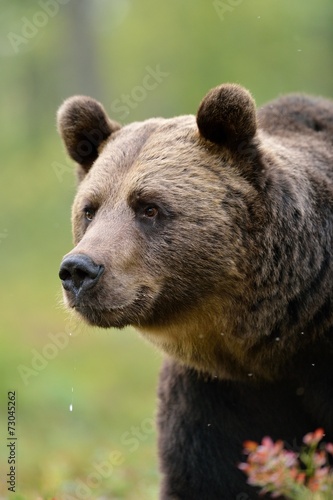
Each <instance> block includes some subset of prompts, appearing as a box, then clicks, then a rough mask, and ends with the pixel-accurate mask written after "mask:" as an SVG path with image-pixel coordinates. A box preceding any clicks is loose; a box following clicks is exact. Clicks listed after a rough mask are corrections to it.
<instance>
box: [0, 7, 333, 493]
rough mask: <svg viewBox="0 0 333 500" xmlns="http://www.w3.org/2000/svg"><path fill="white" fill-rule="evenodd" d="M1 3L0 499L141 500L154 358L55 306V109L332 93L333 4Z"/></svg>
mask: <svg viewBox="0 0 333 500" xmlns="http://www.w3.org/2000/svg"><path fill="white" fill-rule="evenodd" d="M0 7H1V11H0V12H1V17H0V65H1V67H0V89H1V106H0V130H1V134H0V144H1V170H0V182H1V184H0V186H1V197H0V203H1V210H0V257H1V261H0V262H1V278H0V279H1V300H0V308H1V323H0V329H1V367H0V370H1V377H0V498H1V499H4V498H10V499H15V500H17V499H39V500H40V499H52V498H53V499H57V500H60V499H64V500H74V499H78V500H81V499H100V500H102V499H103V500H106V499H129V500H131V499H133V500H134V499H135V500H140V499H142V500H150V499H156V498H157V496H158V481H159V477H158V465H157V455H156V433H155V430H154V428H153V419H154V417H155V407H156V396H155V394H156V385H157V376H158V370H159V366H160V364H161V359H162V358H161V356H160V354H159V353H156V352H155V351H154V349H153V348H152V347H151V346H148V345H146V343H145V342H144V341H142V339H140V338H139V337H138V335H137V334H136V333H135V332H134V331H132V330H130V329H128V330H123V331H116V330H114V331H104V330H97V329H95V330H94V329H89V328H86V327H85V326H84V325H82V324H80V323H77V322H76V320H74V319H73V318H71V316H69V314H68V313H67V312H66V311H64V309H63V307H62V305H61V289H60V288H61V287H60V282H59V279H58V277H57V274H58V267H59V262H60V260H61V258H62V255H64V254H65V253H66V252H67V251H68V250H70V248H71V228H70V206H71V202H72V199H73V195H74V192H75V177H74V175H73V165H72V164H71V162H70V161H69V160H67V158H66V156H65V154H64V149H63V146H62V144H61V142H60V140H59V138H58V136H57V132H56V127H55V113H56V109H57V107H58V106H59V105H60V103H61V102H62V100H63V99H64V98H66V97H68V96H70V95H72V94H88V95H91V96H93V97H95V98H97V99H98V100H100V101H102V102H103V103H104V105H105V108H106V110H107V111H108V113H109V114H110V115H111V116H112V117H113V118H114V119H115V120H118V121H120V122H123V123H127V122H130V121H133V120H142V119H145V118H148V117H151V116H154V115H155V116H156V115H160V116H166V117H169V116H173V115H177V114H183V113H195V112H196V109H197V107H198V104H199V102H200V100H201V98H202V97H203V96H204V94H205V93H206V92H207V91H208V89H210V88H211V87H213V86H215V85H217V84H219V83H221V82H238V83H241V84H243V85H244V86H246V87H248V88H249V89H250V90H251V91H252V93H253V95H254V97H255V98H256V100H257V103H258V105H260V104H262V103H264V102H265V101H267V100H269V99H271V98H274V97H276V96H278V95H279V94H282V93H286V92H290V91H304V92H308V93H314V94H321V95H324V96H328V97H332V96H333V64H332V63H333V29H332V26H333V3H332V0H318V1H316V2H310V1H305V0H294V1H293V2H290V1H287V0H266V1H259V0H253V1H249V0H225V1H223V0H220V1H206V0H205V1H204V0H199V1H196V2H193V1H192V2H190V1H189V0H187V1H186V0H169V1H168V2H159V1H156V0H155V1H154V0H141V1H139V0H44V1H43V0H39V1H33V0H2V1H0ZM149 73H150V74H152V73H153V74H155V80H154V83H156V85H155V84H154V85H151V84H152V80H151V79H150V80H149V83H150V85H149V88H148V87H147V85H146V83H145V82H147V79H146V78H145V77H146V75H147V74H149ZM152 87H154V88H152ZM70 334H71V335H70ZM8 391H16V396H17V437H18V441H17V448H16V451H17V469H16V474H17V476H16V486H17V488H16V489H17V493H16V494H13V493H8V491H7V486H8V485H7V484H6V474H7V473H8V470H9V466H8V464H7V457H8V448H7V446H6V445H7V437H8V434H7V413H6V412H7V393H8ZM71 405H72V406H71ZM70 410H72V411H70ZM203 459H204V457H203Z"/></svg>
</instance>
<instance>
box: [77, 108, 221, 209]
mask: <svg viewBox="0 0 333 500" xmlns="http://www.w3.org/2000/svg"><path fill="white" fill-rule="evenodd" d="M223 156H224V155H223V154H222V155H221V150H219V152H218V154H215V152H214V146H212V145H209V144H207V143H206V141H203V140H202V138H201V137H200V134H199V132H198V129H197V126H196V121H195V117H194V116H192V115H186V116H180V117H176V118H170V119H164V118H155V119H150V120H146V121H144V122H136V123H132V124H130V125H127V126H124V127H123V128H122V129H120V130H119V131H117V132H116V133H114V134H112V136H111V137H110V139H108V141H107V142H106V144H104V145H103V149H102V151H101V154H100V156H99V157H98V159H97V160H96V161H95V163H94V165H93V167H92V168H91V170H90V171H89V173H88V174H87V176H86V177H85V179H84V180H83V181H82V182H81V184H80V186H79V190H78V194H79V195H82V193H83V194H84V195H85V197H87V198H89V199H90V200H92V201H93V200H96V202H97V201H99V202H100V201H101V199H104V198H110V195H111V194H115V193H118V194H119V193H120V192H121V193H122V194H123V195H125V196H126V194H127V192H128V191H130V190H133V189H141V188H144V187H145V188H150V189H151V190H153V191H159V190H161V189H163V187H164V188H165V189H168V188H171V187H174V188H176V187H177V183H178V184H179V183H181V184H182V187H184V173H187V175H186V178H187V180H188V181H190V182H191V183H192V184H198V185H200V183H201V178H202V175H203V170H204V167H205V166H206V167H207V168H206V169H205V172H204V175H205V180H206V182H209V178H211V181H212V183H213V184H214V183H216V180H217V179H216V178H217V176H218V175H219V173H220V168H221V167H220V165H221V158H222V160H223ZM227 156H228V154H227V151H226V152H225V163H227V162H228V161H227V160H228V158H227ZM208 158H209V161H208ZM208 167H209V168H208ZM214 167H215V172H214ZM185 187H186V186H185Z"/></svg>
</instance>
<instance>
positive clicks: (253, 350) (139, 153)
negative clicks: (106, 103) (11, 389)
mask: <svg viewBox="0 0 333 500" xmlns="http://www.w3.org/2000/svg"><path fill="white" fill-rule="evenodd" d="M279 106H280V105H279V104H275V105H271V109H270V110H268V109H266V110H264V111H263V112H262V113H261V114H259V117H258V118H257V113H256V110H255V104H254V101H253V99H252V97H251V95H250V94H249V93H248V92H247V91H246V90H245V89H243V88H242V87H240V86H237V85H222V86H220V87H217V88H216V89H213V90H212V91H210V92H209V93H208V94H207V96H206V97H205V98H204V99H203V101H202V103H201V104H200V107H199V110H198V113H197V117H196V119H195V117H193V116H181V117H177V118H171V119H162V118H158V119H151V120H147V121H144V122H142V123H134V124H130V125H127V126H125V127H121V126H120V125H119V124H117V123H116V122H113V121H111V120H110V119H109V118H108V117H107V116H106V113H105V111H104V110H103V108H102V107H101V105H100V104H99V103H97V102H96V101H94V100H92V99H90V98H86V97H75V98H72V99H69V100H68V101H66V102H65V103H64V104H63V106H62V107H61V108H60V110H59V113H58V127H59V130H60V133H61V135H62V137H63V140H64V142H65V145H66V147H67V150H68V152H69V154H70V156H71V157H72V158H73V159H74V160H75V161H77V162H78V163H79V167H78V169H79V170H78V171H79V179H80V184H79V186H78V191H77V195H76V198H75V201H74V205H73V213H72V222H73V234H74V242H75V248H74V249H73V250H72V251H71V252H70V253H69V254H68V255H67V256H66V257H65V258H64V261H63V263H62V267H61V271H60V277H61V279H62V281H63V285H64V289H65V300H66V302H67V304H68V306H69V307H71V308H73V309H75V311H76V312H78V313H79V314H80V315H81V316H82V317H83V318H84V319H85V320H87V321H88V322H89V323H91V324H93V325H97V326H101V327H106V328H107V327H112V326H115V327H124V326H126V325H133V326H134V327H135V328H137V329H138V330H139V331H140V332H141V333H143V334H144V335H145V336H146V337H148V338H149V340H150V341H152V342H153V343H154V344H155V345H157V346H158V347H160V348H161V349H162V350H163V351H165V352H166V353H168V354H169V355H171V356H172V357H174V358H175V359H178V360H180V361H181V362H183V363H185V364H187V365H189V366H192V367H194V368H196V369H197V370H199V371H203V372H206V373H207V372H208V373H210V374H211V375H214V376H218V377H219V378H221V379H228V378H229V379H246V378H248V376H249V374H251V376H254V377H257V378H263V379H268V380H271V379H274V378H276V377H279V376H281V374H284V373H286V372H288V370H290V367H291V365H292V366H294V367H295V366H298V364H297V363H298V359H303V358H304V349H305V350H306V349H310V348H311V345H312V342H313V339H314V338H316V337H320V338H321V337H323V336H324V335H325V334H326V333H327V331H328V330H329V329H330V328H331V325H332V323H333V318H332V312H331V310H330V300H331V297H332V282H333V281H332V278H333V272H332V265H331V262H330V258H329V251H330V249H331V245H332V237H333V236H332V233H333V231H332V210H331V209H332V177H333V176H332V171H331V170H329V169H328V168H327V165H328V164H329V162H331V165H332V148H331V147H330V146H328V144H327V142H328V141H327V136H328V133H329V131H328V129H329V126H330V127H331V128H332V122H329V119H328V118H327V116H331V114H330V113H331V109H330V108H329V106H330V105H329V104H328V103H327V102H326V101H318V103H316V105H315V108H316V112H317V114H318V108H320V110H321V114H320V116H321V127H319V128H318V126H317V127H315V126H313V121H311V120H310V118H309V119H303V116H304V115H306V113H308V114H309V116H310V117H311V109H312V108H311V106H312V104H311V103H310V102H309V101H308V100H306V99H305V98H304V99H298V100H297V98H290V100H289V101H288V105H287V106H288V109H289V114H286V113H285V115H286V118H285V120H284V121H285V127H283V126H281V124H280V125H279V127H276V129H277V134H276V135H274V133H273V132H274V131H272V130H270V129H269V126H267V125H266V123H267V122H269V119H268V118H267V116H268V117H269V116H270V114H271V115H274V116H275V115H276V114H277V108H279ZM281 109H282V108H281ZM283 109H284V108H283ZM327 109H328V111H327V112H326V110H327ZM300 116H301V119H300V118H299V117H300ZM275 119H276V118H275ZM325 120H326V121H325ZM258 124H259V125H258ZM286 127H288V130H289V134H286ZM273 128H274V127H273ZM274 130H275V129H274ZM300 134H302V139H301V145H300V142H299V137H300ZM281 137H282V138H283V140H282V141H281ZM310 143H311V145H310ZM314 149H315V150H316V153H315V154H314V153H313V150H314ZM318 151H320V154H319V153H318ZM318 172H319V173H318ZM318 207H319V209H318ZM322 207H324V208H322ZM327 207H329V208H327ZM324 212H325V214H324ZM327 213H328V214H329V215H328V216H327ZM324 227H327V228H328V230H326V231H325V230H324ZM309 241H315V242H316V243H315V245H312V246H311V245H310V244H309ZM317 282H318V283H317ZM328 311H329V312H328ZM310 331H311V336H310ZM302 333H306V335H303V336H302V346H301V347H300V346H299V338H300V335H301V334H302ZM300 352H301V353H302V354H300ZM295 356H296V358H295ZM272 360H274V362H272ZM300 363H301V364H302V362H301V361H300Z"/></svg>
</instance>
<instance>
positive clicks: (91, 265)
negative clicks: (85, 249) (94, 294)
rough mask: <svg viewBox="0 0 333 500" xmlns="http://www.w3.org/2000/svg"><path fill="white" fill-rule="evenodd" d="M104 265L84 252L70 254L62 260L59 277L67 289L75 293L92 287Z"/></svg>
mask: <svg viewBox="0 0 333 500" xmlns="http://www.w3.org/2000/svg"><path fill="white" fill-rule="evenodd" d="M103 271H104V266H102V265H99V264H96V263H95V262H94V261H93V260H92V259H91V258H90V257H88V256H87V255H84V254H77V255H70V256H68V257H65V259H64V260H63V261H62V263H61V266H60V271H59V278H60V279H61V281H62V285H63V287H64V289H65V290H67V291H70V292H72V293H74V294H75V295H76V296H77V295H78V294H79V292H81V291H83V290H87V289H89V288H92V287H93V286H95V285H96V283H97V282H98V280H99V278H100V276H101V275H102V273H103Z"/></svg>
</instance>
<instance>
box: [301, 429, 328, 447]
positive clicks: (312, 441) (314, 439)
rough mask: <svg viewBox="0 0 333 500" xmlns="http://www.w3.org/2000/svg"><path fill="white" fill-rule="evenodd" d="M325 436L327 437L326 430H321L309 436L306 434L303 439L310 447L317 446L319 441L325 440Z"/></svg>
mask: <svg viewBox="0 0 333 500" xmlns="http://www.w3.org/2000/svg"><path fill="white" fill-rule="evenodd" d="M324 436H325V432H324V430H323V429H321V428H319V429H317V430H315V431H314V432H309V433H308V434H305V436H304V438H303V443H304V444H307V445H308V446H311V445H314V446H317V444H318V443H319V441H320V440H321V439H323V437H324Z"/></svg>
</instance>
